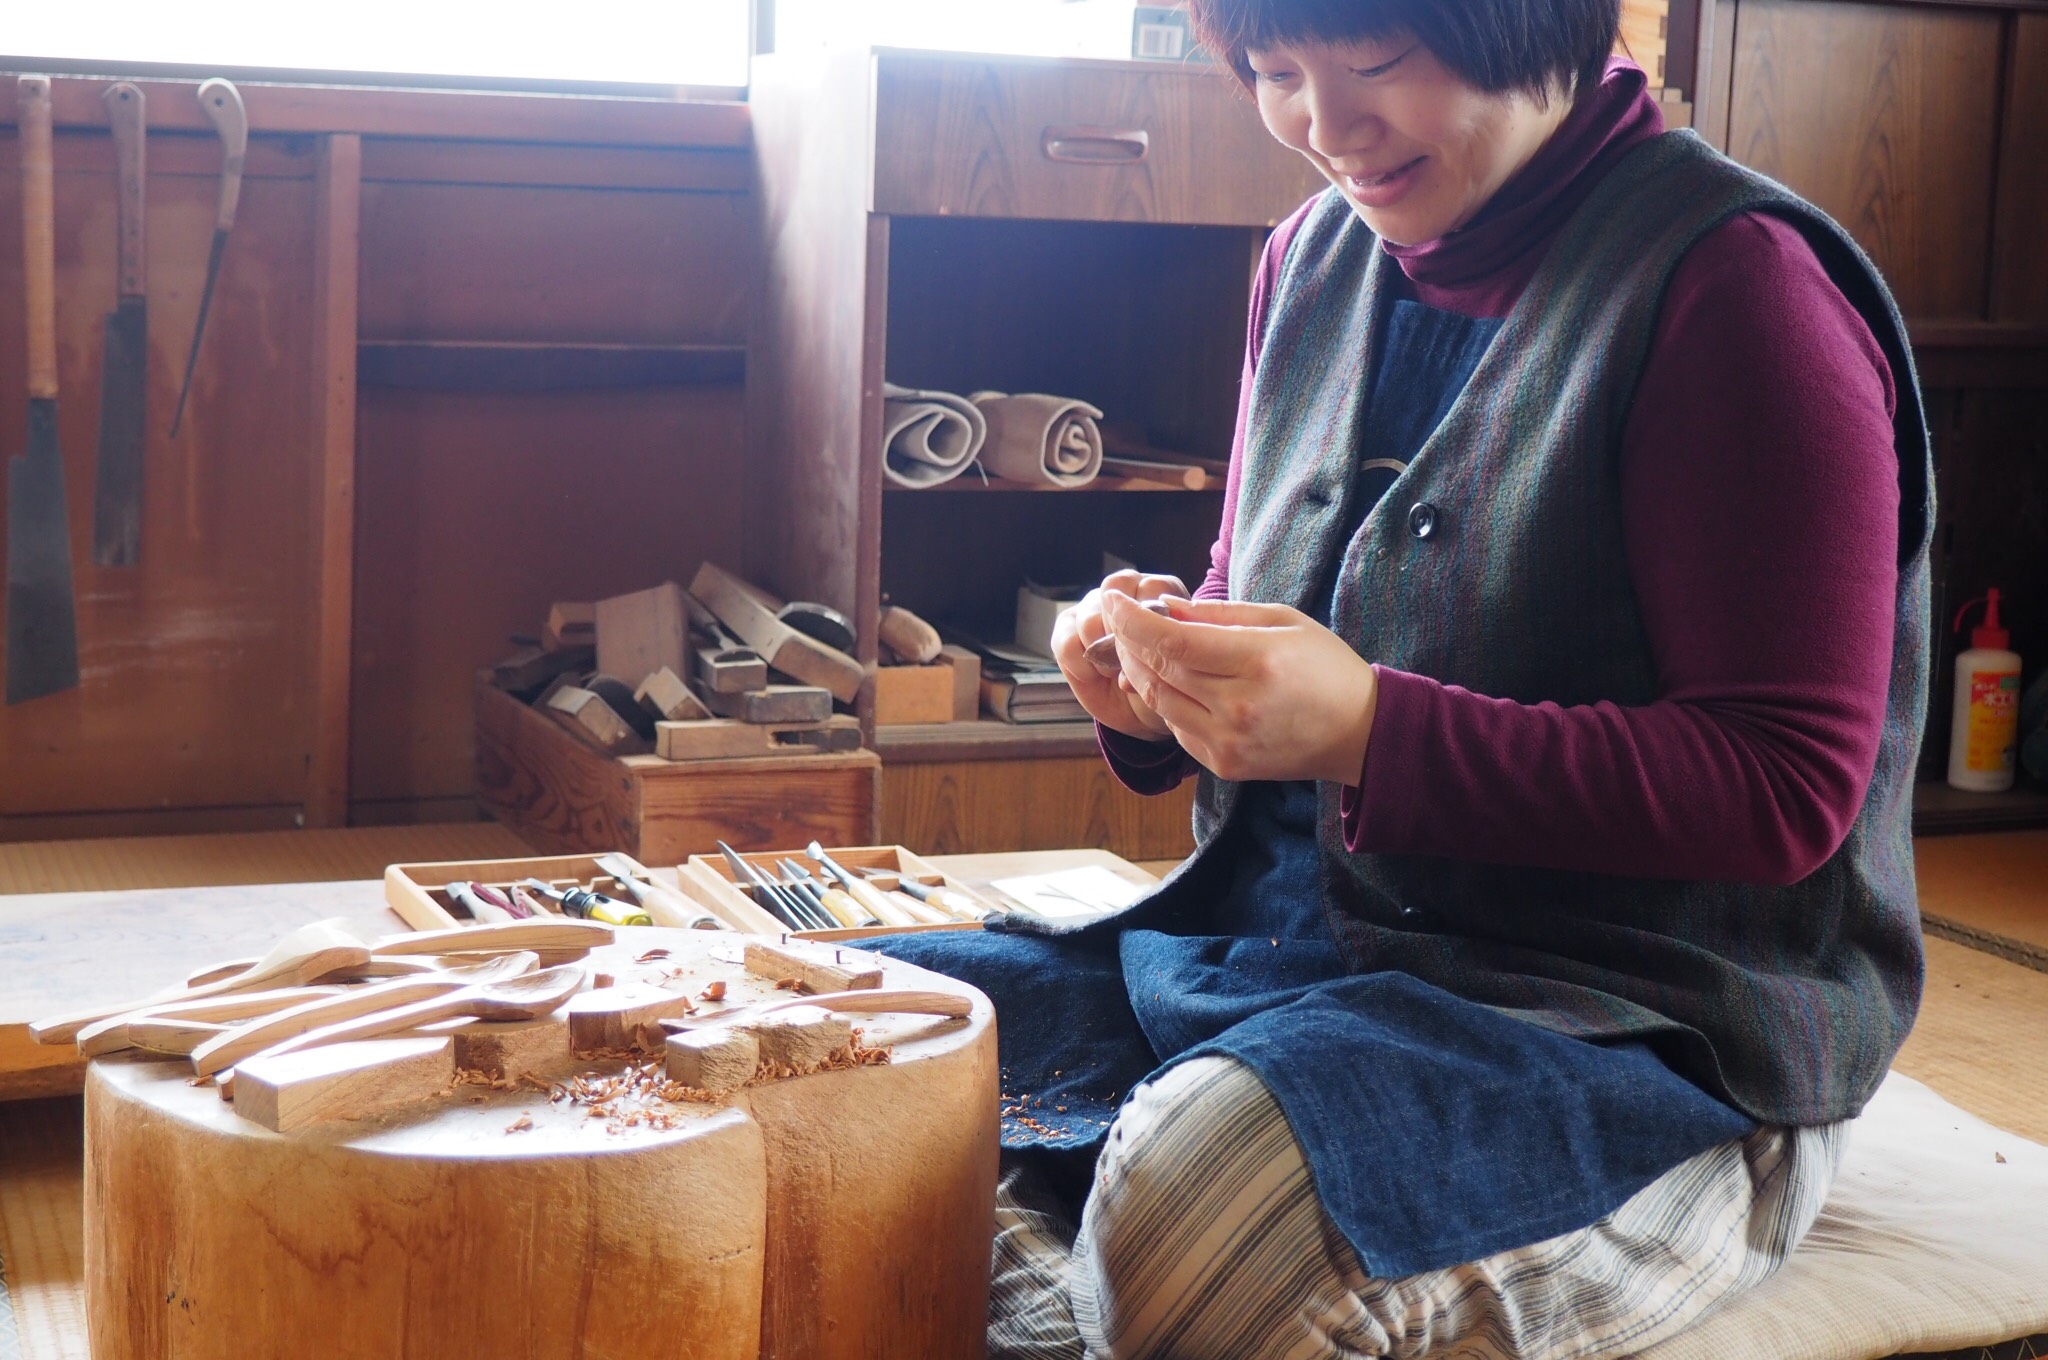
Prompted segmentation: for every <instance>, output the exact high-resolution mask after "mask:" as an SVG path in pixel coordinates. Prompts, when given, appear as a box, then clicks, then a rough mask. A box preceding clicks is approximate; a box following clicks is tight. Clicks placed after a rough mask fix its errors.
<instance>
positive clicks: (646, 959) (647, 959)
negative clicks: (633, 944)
mask: <svg viewBox="0 0 2048 1360" xmlns="http://www.w3.org/2000/svg"><path fill="white" fill-rule="evenodd" d="M667 957H669V951H668V950H666V949H650V950H648V951H647V952H646V953H645V954H641V955H639V956H638V957H636V958H635V959H634V960H633V962H635V963H653V962H654V961H655V960H656V959H665V958H667Z"/></svg>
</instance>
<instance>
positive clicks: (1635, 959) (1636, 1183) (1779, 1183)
mask: <svg viewBox="0 0 2048 1360" xmlns="http://www.w3.org/2000/svg"><path fill="white" fill-rule="evenodd" d="M1192 8H1193V11H1194V16H1195V19H1196V22H1197V24H1198V26H1199V28H1200V29H1201V31H1202V33H1203V35H1204V37H1205V40H1206V42H1207V43H1208V45H1209V47H1210V48H1211V50H1212V51H1215V52H1217V53H1219V54H1221V55H1222V56H1223V57H1224V59H1225V60H1226V61H1227V62H1228V64H1229V65H1230V66H1231V67H1232V68H1233V69H1234V70H1235V71H1236V73H1237V75H1238V77H1239V79H1240V80H1241V81H1242V82H1243V83H1244V84H1245V85H1246V86H1247V88H1248V89H1249V90H1250V91H1251V92H1252V94H1253V96H1254V97H1255V98H1256V100H1257V104H1258V109H1259V113H1260V115H1261V117H1262V118H1263V119H1264V120H1265V123H1266V125H1267V127H1268V128H1269V129H1270V130H1271V132H1272V133H1273V135H1274V136H1275V137H1277V138H1278V139H1279V140H1280V141H1282V142H1283V143H1285V144H1287V145H1288V146H1290V147H1292V148H1294V149H1295V150H1297V151H1299V152H1301V154H1302V155H1304V156H1306V157H1307V158H1308V159H1309V160H1310V161H1311V162H1313V163H1314V164H1315V165H1316V166H1317V168H1318V169H1320V170H1321V171H1322V172H1323V173H1324V174H1325V175H1326V176H1327V177H1328V178H1329V179H1330V181H1331V188H1330V189H1329V190H1328V191H1326V192H1325V193H1323V194H1322V195H1320V196H1319V197H1318V198H1316V199H1315V200H1313V201H1311V202H1310V203H1309V204H1307V205H1305V206H1304V207H1303V208H1302V209H1301V210H1300V211H1299V212H1298V213H1296V214H1295V216H1294V217H1293V218H1292V219H1290V220H1289V221H1288V222H1286V223H1285V224H1283V225H1282V227H1281V228H1280V229H1279V230H1278V231H1277V232H1276V233H1275V234H1274V236H1273V238H1272V240H1271V242H1270V243H1269V246H1268V249H1267V252H1266V256H1265V260H1264V265H1263V268H1262V270H1261V273H1260V276H1259V279H1258V282H1257V285H1256V288H1255V295H1254V302H1253V309H1252V322H1251V334H1250V344H1249V350H1248V355H1247V363H1246V371H1245V381H1244V387H1243V393H1242V397H1241V404H1240V411H1239V427H1238V443H1237V447H1236V449H1235V450H1234V454H1233V459H1232V470H1231V479H1230V484H1229V495H1228V496H1227V497H1226V503H1225V507H1224V516H1223V524H1222V528H1221V533H1220V536H1219V538H1218V541H1217V543H1216V546H1215V549H1214V552H1213V558H1212V569H1211V571H1210V573H1209V575H1208V577H1207V579H1206V580H1205V581H1204V582H1203V583H1202V586H1201V588H1200V589H1199V590H1197V591H1196V592H1195V594H1194V598H1193V599H1192V600H1176V601H1175V602H1174V603H1173V604H1171V605H1170V606H1168V607H1167V608H1168V611H1169V612H1168V613H1166V614H1164V615H1162V614H1160V613H1155V612H1152V611H1149V610H1146V609H1143V608H1140V607H1139V602H1140V601H1144V600H1154V599H1160V598H1167V597H1175V596H1180V595H1183V594H1184V593H1185V592H1184V591H1183V590H1182V588H1181V587H1180V584H1179V583H1178V582H1176V581H1173V580H1171V579H1170V578H1162V577H1150V576H1138V575H1136V574H1133V573H1122V574H1119V575H1117V576H1113V577H1111V578H1110V579H1109V580H1107V581H1105V582H1104V583H1103V586H1102V588H1101V589H1099V590H1097V591H1096V592H1094V593H1092V594H1091V595H1090V596H1089V597H1088V599H1087V600H1086V601H1085V602H1084V603H1083V604H1082V605H1081V606H1080V607H1079V608H1077V609H1076V610H1074V611H1072V612H1071V613H1070V614H1069V615H1067V616H1066V618H1065V619H1064V620H1063V621H1062V623H1061V626H1060V629H1059V631H1058V633H1057V634H1056V637H1055V646H1056V651H1057V654H1058V657H1059V661H1060V665H1061V667H1062V669H1063V670H1064V671H1065V672H1066V674H1067V676H1068V678H1069V680H1070V681H1071V682H1072V684H1073V686H1074V690H1075V693H1076V694H1077V695H1078V696H1079V697H1080V699H1081V701H1082V703H1083V704H1084V705H1086V707H1087V708H1088V710H1089V712H1091V713H1092V714H1094V716H1095V717H1096V719H1097V720H1098V722H1099V724H1100V726H1101V729H1102V744H1103V749H1104V752H1105V755H1106V756H1107V758H1108V760H1109V761H1110V764H1111V766H1112V768H1113V769H1115V771H1116V772H1117V774H1118V775H1119V777H1120V778H1122V779H1123V780H1124V782H1125V783H1126V784H1128V785H1130V786H1131V787H1133V788H1135V789H1137V790H1139V791H1140V792H1159V791H1163V790H1165V789H1168V788H1171V787H1173V786H1175V785H1176V784H1178V783H1179V782H1180V781H1181V780H1182V779H1184V778H1186V777H1188V776H1190V775H1194V776H1196V777H1198V778H1199V780H1200V791H1199V795H1198V798H1197V805H1196V806H1197V810H1196V831H1197V840H1198V845H1199V849H1198V852H1197V854H1196V855H1195V856H1194V858H1193V859H1192V860H1190V861H1189V863H1188V864H1187V865H1185V866H1184V867H1183V868H1182V869H1181V870H1180V871H1179V872H1177V873H1176V874H1175V875H1174V876H1173V877H1172V878H1171V879H1170V880H1169V881H1168V882H1167V883H1166V884H1165V885H1163V886H1162V887H1161V888H1160V890H1159V891H1158V892H1157V893H1156V894H1154V895H1153V896H1151V897H1150V898H1148V899H1147V900H1146V901H1144V902H1142V903H1140V904H1138V905H1137V906H1136V907H1134V908H1132V909H1131V910H1130V911H1128V912H1126V913H1124V914H1122V915H1120V916H1118V917H1116V918H1113V919H1112V920H1110V921H1107V922H1102V923H1097V924H1096V925H1094V926H1091V927H1088V928H1086V929H1083V930H1080V931H1076V932H1071V933H1068V934H1065V935H1057V934H1054V933H1052V932H1049V931H1046V930H1044V928H1043V927H1040V928H1038V929H1036V930H1033V929H1032V928H1031V927H1030V926H1029V925H1027V924H1026V923H1022V922H1019V921H1016V920H1014V919H1013V920H1009V921H1006V922H999V923H997V928H996V929H994V930H992V931H991V932H989V933H985V934H979V935H974V936H960V935H957V934H956V935H949V936H946V937H943V938H940V937H925V938H922V939H920V938H915V937H907V938H904V939H902V940H900V941H897V942H895V943H894V944H893V945H892V947H891V952H893V953H896V954H899V955H900V956H902V957H905V958H909V959H913V960H915V961H917V962H920V963H924V964H926V965H927V966H931V967H934V968H938V969H940V970H942V971H946V972H950V973H953V974H956V975H958V976H961V977H964V978H967V979H969V980H971V981H973V982H975V983H976V984H977V985H979V986H981V987H983V988H984V989H985V990H987V991H988V992H989V993H990V995H991V996H992V997H993V998H994V999H995V1001H996V1003H997V1006H998V1011H999V1014H1000V1016H1001V1021H1002V1040H1003V1046H1002V1058H1003V1063H1004V1077H1005V1088H1004V1089H1005V1096H1006V1104H1007V1105H1008V1106H1009V1110H1010V1111H1011V1112H1013V1113H1016V1114H1021V1115H1023V1116H1026V1118H1025V1119H1013V1120H1011V1121H1010V1122H1008V1123H1007V1124H1006V1133H1005V1146H1006V1149H1008V1151H1007V1152H1006V1160H1005V1167H1006V1172H1005V1177H1004V1182H1003V1193H1002V1198H1001V1203H1000V1206H999V1208H1000V1214H999V1220H1000V1224H1001V1233H1000V1236H999V1239H998V1243H997V1260H996V1282H995V1302H994V1305H993V1308H992V1323H991V1342H992V1349H994V1350H995V1351H996V1352H997V1353H999V1354H1001V1353H1008V1354H1020V1355H1022V1354H1030V1355H1079V1354H1081V1353H1083V1349H1084V1347H1085V1349H1086V1350H1087V1352H1088V1353H1091V1354H1102V1355H1116V1356H1154V1355H1161V1356H1163V1355H1173V1356H1206V1355H1216V1356H1267V1355H1273V1356H1280V1355H1285V1356H1322V1355H1337V1356H1381V1355H1387V1356H1403V1357H1407V1356H1424V1355H1437V1354H1453V1353H1455V1354H1459V1355H1486V1356H1508V1355H1513V1356H1536V1355H1544V1356H1579V1355H1624V1354H1631V1353H1634V1352H1637V1351H1640V1350H1643V1349H1645V1348H1647V1347H1649V1346H1651V1345H1653V1344H1654V1343H1655V1342H1656V1341H1658V1340H1660V1339H1662V1338H1664V1337H1666V1336H1669V1335H1671V1334H1672V1333H1674V1332H1675V1331H1677V1330H1678V1329H1680V1328H1682V1327H1683V1326H1684V1325H1685V1324H1687V1323H1688V1322H1690V1321H1692V1320H1693V1319H1695V1318H1696V1317H1698V1316H1699V1315H1700V1314H1701V1313H1702V1312H1703V1311H1704V1310H1706V1309H1707V1308H1709V1307H1711V1306H1713V1305H1714V1304H1715V1303H1717V1302H1719V1301H1721V1300H1723V1299H1725V1298H1727V1297H1729V1296H1730V1295H1732V1294H1734V1293H1736V1292H1738V1291H1740V1290H1741V1289H1743V1288H1746V1287H1747V1286H1749V1285H1751V1284H1753V1283H1755V1282H1756V1281H1758V1280H1760V1279H1762V1278H1764V1277H1765V1276H1767V1275H1768V1274H1770V1273H1771V1272H1772V1271H1773V1270H1774V1269H1776V1268H1777V1266H1778V1265H1779V1264H1780V1263H1781V1262H1782V1260H1783V1259H1784V1257H1785V1256H1786V1254H1787V1253H1789V1252H1790V1251H1791V1249H1792V1248H1793V1247H1794V1246H1795V1245H1796V1244H1797V1242H1798V1240H1799V1238H1800V1237H1801V1235H1802V1234H1803V1233H1804V1232H1805V1231H1806V1229H1807V1227H1808V1226H1809V1225H1810V1224H1811V1222H1812V1220H1813V1217H1814V1215H1815V1213H1816V1212H1817V1211H1818V1208H1819V1205H1820V1202H1821V1200H1822V1199H1823V1198H1824V1196H1825V1194H1826V1191H1827V1188H1828V1185H1829V1182H1830V1180H1831V1178H1832V1176H1833V1174H1834V1170H1835V1164H1836V1159H1837V1157H1838V1155H1839V1151H1840V1146H1841V1139H1840V1132H1841V1129H1842V1126H1843V1123H1844V1121H1846V1120H1848V1119H1849V1118H1850V1117H1852V1116H1853V1115H1854V1114H1855V1113H1856V1112H1857V1111H1858V1110H1859V1109H1860V1108H1861V1107H1862V1105H1863V1103H1864V1101H1865V1100H1866V1099H1867V1098H1868V1097H1869V1095H1870V1094H1871V1092H1872V1091H1873V1090H1874V1089H1875V1088H1876V1086H1877V1084H1878V1082H1879V1081H1880V1080H1881V1079H1882V1077H1883V1075H1884V1073H1885V1071H1886V1069H1887V1067H1888V1065H1889V1063H1890V1060H1891V1057H1892V1055H1893V1053H1894V1052H1895V1051H1896V1049H1897V1048H1898V1045H1899V1044H1900V1042H1901V1041H1902V1040H1903V1038H1904V1036H1905V1033H1906V1031H1907V1029H1908V1028H1909V1027H1910V1025H1911V1022H1912V1018H1913V1014H1914V1012H1915V1009H1916V1007H1917V1004H1918V999H1919V990H1920V985H1921V978H1922V968H1921V957H1920V952H1919V935H1918V915H1917V906H1916V902H1915V897H1914V890H1913V877H1912V861H1911V847H1910V842H1909V839H1908V828H1909V811H1910V777H1911V771H1912V767H1913V763H1914V757H1915V752H1916V748H1917V744H1918V739H1919V733H1920V730H1921V719H1922V714H1923V710H1924V706H1925V701H1926V691H1925V677H1926V671H1927V664H1926V663H1927V621H1926V617H1925V615H1926V597H1927V553H1926V549H1927V538H1928V525H1929V521H1930V517H1931V504H1930V500H1929V486H1930V472H1929V461H1928V448H1927V439H1926V432H1925V427H1924V422H1923V420H1922V417H1921V412H1920V406H1919V401H1918V395H1917V392H1916V390H1915V387H1914V380H1913V373H1912V368H1911V359H1910V354H1909V351H1908V349H1907V347H1906V342H1905V337H1904V328H1903V326H1902V324H1901V322H1900V320H1899V318H1898V314H1897V311H1896V309H1895V308H1894V306H1893V305H1892V303H1891V300H1890V297H1889V295H1888V294H1887V293H1886V291H1885V289H1884V285H1883V283H1882V282H1881V280H1879V278H1878V277H1877V274H1876V272H1875V270H1874V269H1873V268H1872V267H1871V265H1870V264H1869V262H1868V261H1867V260H1865V259H1864V258H1863V256H1862V255H1861V253H1860V252H1858V251H1857V250H1856V248H1855V247H1854V245H1853V244H1852V243H1850V242H1849V240H1848V238H1847V237H1846V236H1844V235H1843V234H1842V233H1841V231H1840V230H1839V229H1838V228H1836V227H1835V226H1834V225H1833V224H1832V223H1830V222H1829V221H1828V220H1827V219H1826V218H1825V217H1824V216H1822V215H1821V214H1820V213H1819V212H1818V211H1817V210H1815V209H1813V208H1812V207H1811V206H1809V205H1807V204H1805V203H1803V202H1801V201H1800V200H1798V199H1797V198H1795V197H1794V196H1793V195H1791V194H1790V193H1789V192H1787V191H1786V190H1784V189H1783V188H1781V187H1780V186H1777V185H1775V184H1772V183H1770V182H1769V181H1767V180H1764V179H1762V178H1761V177H1759V176H1756V175H1754V174H1752V173H1750V172H1748V171H1745V170H1742V169H1741V168H1740V167H1737V166H1735V165H1733V164H1732V163H1730V162H1728V161H1726V160H1725V159H1723V158H1721V157H1720V156H1718V155H1716V154H1715V153H1714V152H1712V151H1711V150H1709V149H1708V148H1706V147H1705V145H1704V144H1703V143H1701V142H1700V141H1699V140H1698V139H1697V138H1695V137H1693V136H1691V134H1689V133H1676V134H1664V133H1663V125H1662V120H1661V116H1660V114H1659V112H1658V109H1657V106H1656V104H1655V102H1654V101H1653V100H1651V99H1650V98H1649V97H1648V95H1647V94H1646V93H1645V82H1644V79H1643V77H1642V74H1641V72H1640V71H1639V70H1637V69H1636V68H1634V67H1632V66H1630V65H1629V64H1627V63H1625V62H1612V63H1610V62H1609V61H1608V60H1607V56H1606V54H1607V52H1608V51H1609V50H1610V48H1611V47H1612V45H1613V41H1614V35H1615V30H1616V25H1617V6H1616V3H1615V0H1463V2H1462V3H1460V4H1457V5H1446V4H1442V3H1440V0H1193V4H1192ZM1104 638H1113V639H1114V641H1113V644H1103V647H1098V648H1097V655H1099V654H1100V652H1101V651H1102V650H1104V648H1106V647H1108V646H1111V645H1113V649H1114V652H1115V657H1116V660H1115V661H1114V662H1113V663H1110V662H1107V661H1105V662H1103V663H1102V664H1101V665H1097V664H1096V663H1094V662H1091V661H1090V660H1089V658H1088V655H1087V652H1088V648H1089V646H1090V644H1097V643H1101V642H1102V640H1103V639H1104ZM1084 1196H1085V1203H1084V1199H1083V1197H1084ZM1077 1209H1078V1210H1079V1215H1080V1216H1079V1222H1078V1224H1076V1223H1075V1222H1074V1215H1075V1212H1076V1210H1077Z"/></svg>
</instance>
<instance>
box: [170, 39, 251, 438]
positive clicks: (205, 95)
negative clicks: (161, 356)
mask: <svg viewBox="0 0 2048 1360" xmlns="http://www.w3.org/2000/svg"><path fill="white" fill-rule="evenodd" d="M199 108H200V111H201V112H203V113H204V114H205V115H206V117H207V120H208V121H209V122H211V123H212V124H213V128H214V131H215V132H217V133H219V134H220V145H221V165H220V206H219V208H217V209H216V210H215V212H214V217H213V248H212V249H211V250H210V251H209V252H208V254H207V257H206V288H205V290H204V291H203V292H201V293H200V294H199V321H198V324H196V325H195V326H194V327H193V328H192V352H191V353H190V354H188V355H186V356H185V381H184V383H183V384H182V385H181V386H180V387H179V388H178V409H177V411H176V412H175V413H174V414H173V415H172V416H171V437H172V438H173V439H175V438H177V436H178V429H179V427H180V426H181V425H183V424H184V423H185V402H186V399H187V398H189V397H190V396H191V395H192V375H193V373H194V372H195V371H197V369H198V367H199V342H200V341H202V340H204V339H205V338H206V318H207V315H208V314H209V313H210V312H211V311H212V310H213V293H214V287H215V285H216V284H218V283H219V282H220V262H221V258H222V257H223V256H224V255H226V253H227V248H228V233H229V232H231V231H233V230H234V228H235V207H236V205H237V204H239V203H240V202H241V199H242V162H243V159H244V158H245V157H246V156H247V155H248V153H249V113H248V110H247V109H245V108H243V107H242V92H241V91H240V90H237V89H236V88H235V86H234V82H232V81H228V80H223V79H221V78H220V77H218V76H215V77H214V78H213V79H212V80H209V81H207V82H206V83H204V84H203V85H201V86H200V87H199Z"/></svg>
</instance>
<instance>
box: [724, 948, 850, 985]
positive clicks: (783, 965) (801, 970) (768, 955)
mask: <svg viewBox="0 0 2048 1360" xmlns="http://www.w3.org/2000/svg"><path fill="white" fill-rule="evenodd" d="M742 957H743V958H744V959H745V960H746V965H747V971H748V972H749V973H752V974H754V975H755V976H757V977H765V978H774V979H775V980H776V981H777V982H780V981H781V980H782V979H784V978H795V979H796V980H797V984H798V985H799V986H801V987H802V988H803V989H804V990H805V991H807V992H852V991H860V990H863V989H866V988H871V987H879V986H881V985H882V970H881V968H880V966H875V967H866V968H864V967H861V966H860V965H859V963H858V962H854V963H844V962H838V961H836V960H839V959H847V958H849V957H851V958H852V959H853V960H859V959H862V958H865V957H866V956H865V955H863V954H861V953H860V952H859V951H858V950H852V951H848V950H843V949H834V948H831V947H830V946H813V947H809V948H802V947H798V946H795V945H779V944H764V943H759V942H756V941H752V940H750V941H748V942H747V947H746V952H745V954H744V955H743V956H742Z"/></svg>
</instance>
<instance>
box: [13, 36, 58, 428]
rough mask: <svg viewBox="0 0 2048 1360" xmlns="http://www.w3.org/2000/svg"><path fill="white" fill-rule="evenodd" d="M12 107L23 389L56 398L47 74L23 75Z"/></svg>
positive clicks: (53, 215) (52, 181) (54, 202)
mask: <svg viewBox="0 0 2048 1360" xmlns="http://www.w3.org/2000/svg"><path fill="white" fill-rule="evenodd" d="M15 108H16V109H17V110H18V112H17V115H16V116H17V118H18V119H19V122H20V128H21V240H22V270H23V291H24V292H25V294H26V301H27V313H28V394H29V396H30V397H32V398H40V399H42V400H45V401H55V400H56V399H57V224H56V212H57V194H56V184H55V179H54V171H53V166H54V162H53V160H52V153H51V150H50V78H49V77H48V76H23V77H21V79H20V80H19V81H18V82H17V86H16V98H15Z"/></svg>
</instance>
